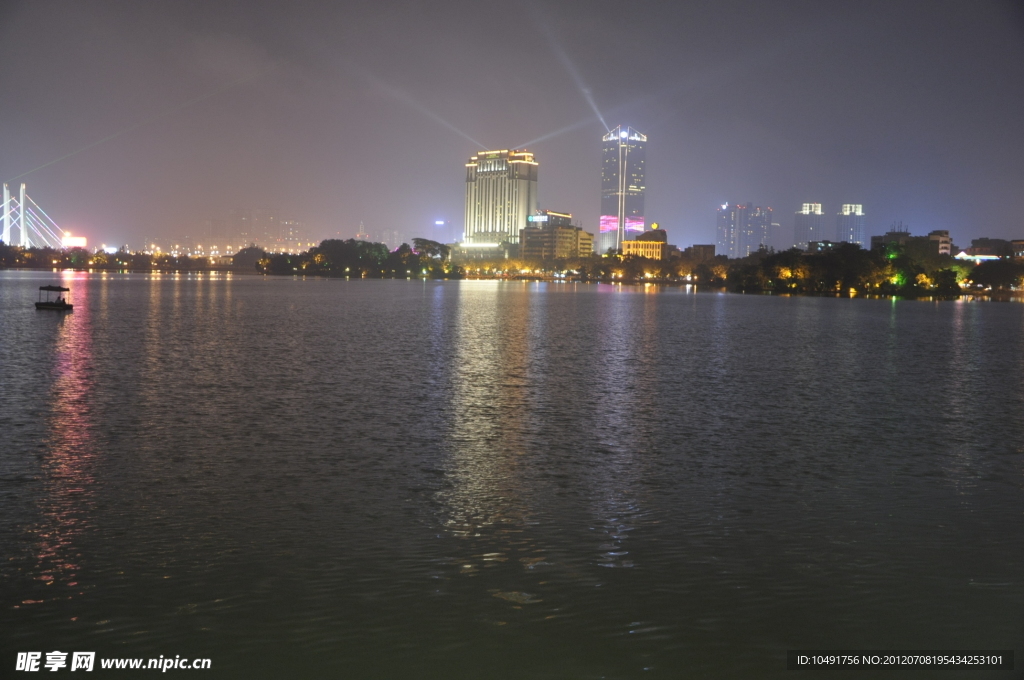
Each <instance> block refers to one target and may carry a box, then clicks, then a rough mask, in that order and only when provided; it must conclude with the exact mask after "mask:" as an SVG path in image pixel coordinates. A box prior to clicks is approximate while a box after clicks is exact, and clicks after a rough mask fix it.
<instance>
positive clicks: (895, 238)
mask: <svg viewBox="0 0 1024 680" xmlns="http://www.w3.org/2000/svg"><path fill="white" fill-rule="evenodd" d="M908 240H910V229H909V228H905V227H904V226H903V223H902V222H900V223H898V224H893V225H892V226H891V227H890V229H889V231H887V232H885V234H883V235H882V236H872V237H871V250H875V249H876V248H884V247H885V246H886V245H888V244H890V243H898V244H900V245H906V243H907V241H908Z"/></svg>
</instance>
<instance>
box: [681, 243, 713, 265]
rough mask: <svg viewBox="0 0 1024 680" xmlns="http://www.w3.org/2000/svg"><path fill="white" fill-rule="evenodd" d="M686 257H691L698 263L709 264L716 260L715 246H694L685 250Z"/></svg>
mask: <svg viewBox="0 0 1024 680" xmlns="http://www.w3.org/2000/svg"><path fill="white" fill-rule="evenodd" d="M683 254H684V255H689V256H691V257H693V258H694V259H696V260H697V261H698V262H707V261H708V260H713V259H715V244H713V243H712V244H700V245H698V244H696V243H695V244H693V245H692V246H689V247H687V248H685V249H684V250H683Z"/></svg>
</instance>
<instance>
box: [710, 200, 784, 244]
mask: <svg viewBox="0 0 1024 680" xmlns="http://www.w3.org/2000/svg"><path fill="white" fill-rule="evenodd" d="M716 227H717V228H716V232H717V240H716V244H715V245H716V246H717V249H716V250H717V252H718V254H720V255H727V256H728V257H746V256H747V255H750V254H751V253H756V252H757V251H758V250H759V249H760V248H761V246H768V245H769V238H770V236H771V229H772V209H771V208H762V207H761V206H755V205H754V204H753V203H734V204H729V203H724V204H723V205H722V207H721V208H719V209H718V219H717V224H716Z"/></svg>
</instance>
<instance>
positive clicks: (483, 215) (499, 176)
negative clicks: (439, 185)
mask: <svg viewBox="0 0 1024 680" xmlns="http://www.w3.org/2000/svg"><path fill="white" fill-rule="evenodd" d="M535 212H537V161H535V160H534V158H533V154H532V153H530V152H528V151H518V150H516V151H509V150H508V149H503V150H501V151H481V152H479V153H477V154H476V155H475V156H472V157H470V159H469V162H468V163H466V226H465V230H464V232H463V241H464V242H465V243H469V244H483V243H494V244H497V243H502V242H506V243H519V231H520V230H521V229H523V228H525V227H526V218H527V217H529V216H530V215H533V214H534V213H535Z"/></svg>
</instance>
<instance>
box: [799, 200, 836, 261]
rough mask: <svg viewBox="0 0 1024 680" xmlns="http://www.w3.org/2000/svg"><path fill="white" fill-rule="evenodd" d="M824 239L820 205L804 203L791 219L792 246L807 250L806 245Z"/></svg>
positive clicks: (823, 218)
mask: <svg viewBox="0 0 1024 680" xmlns="http://www.w3.org/2000/svg"><path fill="white" fill-rule="evenodd" d="M830 235H831V234H830ZM825 238H826V235H825V213H823V212H822V211H821V203H804V205H803V207H802V208H800V210H798V211H797V213H796V215H795V216H794V218H793V245H795V246H796V247H797V248H800V249H801V250H807V244H808V243H810V242H811V241H821V240H823V239H825Z"/></svg>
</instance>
